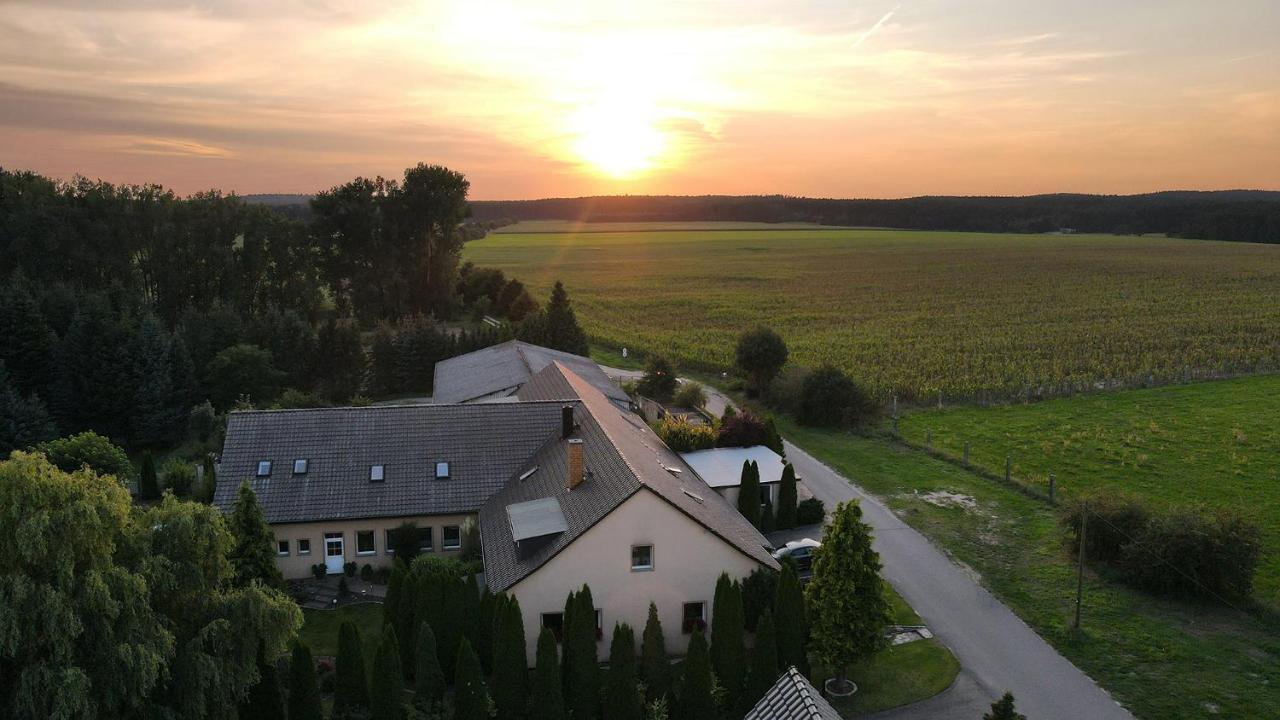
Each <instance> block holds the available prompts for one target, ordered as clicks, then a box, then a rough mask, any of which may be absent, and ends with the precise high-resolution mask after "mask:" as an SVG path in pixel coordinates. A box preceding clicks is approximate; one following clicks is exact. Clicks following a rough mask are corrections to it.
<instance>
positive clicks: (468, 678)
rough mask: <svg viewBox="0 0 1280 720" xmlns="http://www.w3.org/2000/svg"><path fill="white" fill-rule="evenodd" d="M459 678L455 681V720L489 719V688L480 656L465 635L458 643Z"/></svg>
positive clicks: (457, 662) (457, 665) (457, 663)
mask: <svg viewBox="0 0 1280 720" xmlns="http://www.w3.org/2000/svg"><path fill="white" fill-rule="evenodd" d="M454 665H455V666H456V667H457V668H458V679H457V682H455V683H454V693H453V709H454V711H453V717H454V720H489V705H490V702H491V701H490V699H489V689H488V688H487V687H486V686H485V684H484V670H483V669H482V668H481V667H480V658H479V657H477V656H476V653H475V651H474V650H472V649H471V642H470V641H469V640H467V639H466V638H465V637H464V638H462V641H461V642H459V643H458V659H457V661H456V662H455V663H454Z"/></svg>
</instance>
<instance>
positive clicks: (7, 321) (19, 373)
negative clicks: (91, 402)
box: [0, 275, 58, 454]
mask: <svg viewBox="0 0 1280 720" xmlns="http://www.w3.org/2000/svg"><path fill="white" fill-rule="evenodd" d="M0 338H4V342H3V343H0V363H2V364H3V365H4V366H5V367H7V368H8V370H9V381H10V382H11V383H12V384H13V387H14V388H15V389H16V391H17V394H18V395H20V396H22V397H30V396H32V395H39V396H43V397H48V396H49V390H50V385H49V380H50V373H49V364H50V361H51V360H52V359H53V357H54V352H55V348H56V347H57V341H58V339H57V336H55V335H54V332H53V329H52V328H51V327H49V323H48V321H47V320H46V319H45V317H44V313H42V312H41V311H40V303H39V302H37V301H36V298H35V296H34V295H33V294H32V292H31V285H30V283H29V282H27V281H26V280H23V279H22V278H21V277H19V276H17V275H11V276H9V277H8V278H6V279H5V283H4V286H3V289H0ZM6 454H7V453H6Z"/></svg>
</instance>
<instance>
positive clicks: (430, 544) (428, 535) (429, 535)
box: [418, 525, 436, 553]
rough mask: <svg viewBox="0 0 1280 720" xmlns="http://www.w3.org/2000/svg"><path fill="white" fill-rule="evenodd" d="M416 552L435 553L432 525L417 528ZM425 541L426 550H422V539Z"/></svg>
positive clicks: (434, 537)
mask: <svg viewBox="0 0 1280 720" xmlns="http://www.w3.org/2000/svg"><path fill="white" fill-rule="evenodd" d="M418 533H419V534H418V552H420V553H424V552H435V551H436V529H435V527H434V526H432V525H428V526H426V527H422V528H418ZM424 538H425V539H426V545H427V546H426V548H425V549H423V547H422V543H423V539H424Z"/></svg>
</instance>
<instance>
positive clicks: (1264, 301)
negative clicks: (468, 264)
mask: <svg viewBox="0 0 1280 720" xmlns="http://www.w3.org/2000/svg"><path fill="white" fill-rule="evenodd" d="M653 227H656V228H657V229H649V230H645V231H634V232H560V233H557V232H535V233H502V234H494V235H490V236H489V237H486V238H484V239H482V240H476V241H472V242H469V243H467V245H466V247H465V249H464V251H463V254H464V257H465V259H467V260H471V261H474V262H476V263H477V264H480V265H488V266H495V267H499V268H502V269H503V270H504V271H506V272H508V273H509V274H510V275H513V276H515V277H517V278H519V279H521V280H522V281H524V282H525V283H527V284H529V285H530V286H531V288H532V290H533V291H534V292H535V293H537V294H538V295H542V296H544V295H545V293H546V292H547V291H548V290H549V288H550V287H551V285H552V284H553V283H554V281H555V280H556V279H561V280H563V281H564V282H565V283H566V285H567V286H568V288H569V292H570V296H571V297H572V299H573V301H574V303H575V305H576V307H577V309H578V316H579V318H580V319H581V321H582V322H583V324H584V326H585V327H586V329H587V332H588V334H590V335H591V336H592V338H593V340H595V341H596V342H599V343H601V344H604V345H610V346H613V347H622V346H626V347H629V348H632V349H639V350H646V349H647V350H659V349H660V350H662V351H664V352H667V353H669V354H670V355H672V356H673V357H674V359H675V360H677V361H678V362H680V363H682V364H684V365H686V366H698V367H704V368H711V369H718V368H721V367H727V366H729V365H730V364H731V363H732V353H733V347H734V342H735V340H736V339H737V336H738V334H739V333H740V332H742V331H743V330H744V329H746V328H749V327H751V326H754V325H757V324H761V323H764V324H768V325H771V326H773V327H774V328H775V329H777V330H778V331H779V332H780V333H781V334H782V335H783V337H784V338H785V339H786V340H787V342H788V344H789V345H790V347H791V351H792V355H793V357H794V359H795V360H797V361H798V362H800V363H803V364H808V365H817V364H820V363H825V362H830V363H833V364H835V365H838V366H840V367H843V368H845V369H846V370H848V371H849V372H850V373H851V374H853V375H854V376H855V377H857V378H858V379H860V380H862V381H863V382H865V383H867V384H868V385H869V386H871V387H872V388H874V389H875V390H876V391H877V392H878V393H879V394H881V396H883V397H886V398H887V397H888V396H889V395H891V394H895V393H896V394H897V395H898V396H899V397H901V398H902V399H903V400H910V399H913V398H915V399H921V400H931V399H933V398H935V397H936V395H937V393H938V392H942V393H943V394H944V395H945V396H946V397H947V398H948V399H949V400H951V399H976V398H983V397H992V396H1003V397H1010V396H1018V397H1021V396H1023V395H1025V394H1026V393H1028V392H1031V393H1033V394H1036V395H1058V394H1066V393H1072V392H1078V391H1081V390H1094V389H1101V388H1105V387H1108V386H1117V385H1123V386H1132V385H1135V384H1140V383H1142V382H1144V381H1147V380H1150V379H1154V380H1156V381H1162V380H1171V379H1178V378H1182V377H1184V376H1186V375H1187V374H1188V373H1191V374H1193V375H1198V376H1216V375H1219V374H1222V373H1229V372H1236V371H1253V370H1257V369H1261V368H1268V367H1273V366H1275V365H1276V363H1277V362H1278V360H1277V358H1280V302H1276V298H1277V297H1280V246H1266V245H1249V244H1243V243H1220V242H1205V241H1193V240H1173V239H1166V238H1156V237H1142V238H1139V237H1119V236H1099V235H1066V236H1063V235H992V234H977V233H934V232H908V231H893V230H850V229H845V230H810V229H798V230H781V229H767V230H743V229H735V230H667V231H660V230H663V225H661V224H659V225H657V226H653ZM584 229H588V230H589V229H591V226H586V227H585V228H584Z"/></svg>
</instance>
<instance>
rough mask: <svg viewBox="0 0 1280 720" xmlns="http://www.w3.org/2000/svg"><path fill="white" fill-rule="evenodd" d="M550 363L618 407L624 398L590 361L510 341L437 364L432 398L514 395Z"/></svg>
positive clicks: (458, 399) (443, 400)
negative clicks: (574, 374)
mask: <svg viewBox="0 0 1280 720" xmlns="http://www.w3.org/2000/svg"><path fill="white" fill-rule="evenodd" d="M553 362H559V363H562V364H563V365H564V366H565V367H567V368H569V369H570V370H572V371H573V372H574V373H576V374H577V375H578V376H580V377H581V378H583V379H584V380H586V381H587V382H589V383H591V384H592V385H593V386H594V387H595V388H596V389H597V390H599V391H600V392H602V393H604V395H605V396H606V397H609V398H611V399H613V400H614V402H618V403H623V404H625V403H627V402H628V398H627V394H626V393H625V392H623V391H622V388H620V387H618V386H617V385H615V384H614V383H613V381H611V380H610V379H609V376H608V375H605V373H604V370H601V369H600V366H599V365H597V364H596V363H595V362H594V361H592V360H591V359H590V358H584V357H582V356H580V355H573V354H571V353H567V352H561V351H560V350H552V349H551V348H545V347H541V346H538V345H530V344H529V343H526V342H521V341H519V340H510V341H507V342H504V343H500V344H498V345H494V346H492V347H487V348H483V349H481V350H476V351H475V352H469V353H467V354H465V355H459V356H457V357H453V358H449V359H448V360H442V361H440V362H438V363H436V368H435V390H434V393H435V395H434V396H433V398H432V399H433V400H434V401H435V402H438V403H464V402H471V401H473V400H477V399H480V398H487V397H490V396H493V397H501V396H504V395H510V394H512V393H514V392H516V390H517V389H519V388H520V386H522V385H524V384H525V383H527V382H529V379H530V378H532V377H533V376H534V375H535V374H537V373H538V372H539V371H540V370H542V369H543V368H545V367H547V366H548V365H550V364H551V363H553Z"/></svg>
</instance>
